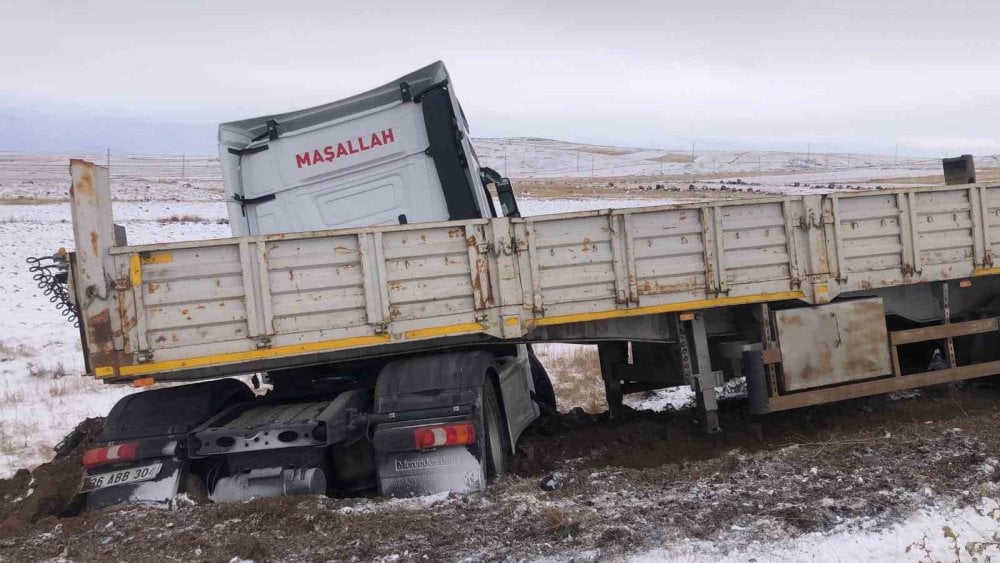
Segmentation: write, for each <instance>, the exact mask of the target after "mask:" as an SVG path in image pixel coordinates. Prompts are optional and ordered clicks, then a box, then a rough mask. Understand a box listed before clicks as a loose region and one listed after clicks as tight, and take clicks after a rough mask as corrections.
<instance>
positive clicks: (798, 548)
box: [629, 498, 1000, 563]
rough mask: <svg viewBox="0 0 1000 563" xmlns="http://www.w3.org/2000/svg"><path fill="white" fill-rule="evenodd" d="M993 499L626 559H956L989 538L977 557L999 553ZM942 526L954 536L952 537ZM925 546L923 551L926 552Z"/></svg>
mask: <svg viewBox="0 0 1000 563" xmlns="http://www.w3.org/2000/svg"><path fill="white" fill-rule="evenodd" d="M998 506H1000V505H998V503H997V501H996V500H993V499H989V498H982V499H980V501H979V502H978V503H976V504H974V505H973V506H965V507H955V506H953V505H951V504H948V503H942V504H939V505H932V506H930V507H928V508H926V509H923V510H920V511H918V512H916V513H915V514H912V515H911V516H910V517H909V518H908V519H906V520H905V521H903V522H900V523H898V524H894V525H892V526H889V527H888V528H883V529H877V530H876V529H872V530H866V529H864V527H865V525H864V523H862V522H845V523H842V524H841V525H840V526H838V527H837V528H835V529H834V531H832V532H825V533H810V534H804V535H802V536H799V537H797V538H794V539H790V540H785V541H780V542H766V541H764V542H761V541H753V542H751V543H749V544H748V545H741V546H727V545H724V544H718V543H712V542H702V541H695V540H692V541H689V542H684V543H683V544H678V545H673V546H669V547H665V548H662V549H656V550H653V551H650V552H647V553H644V554H641V555H637V556H634V557H631V558H630V559H629V561H630V562H631V563H648V562H652V561H691V562H698V561H706V562H707V561H718V562H733V563H735V562H741V561H755V560H756V561H817V562H820V561H824V562H825V561H829V562H855V561H898V560H918V559H922V560H927V559H930V560H935V561H938V560H944V561H952V560H956V554H955V550H956V548H957V549H959V550H961V553H962V556H963V557H967V556H968V555H969V554H968V553H967V552H966V551H965V546H966V543H967V542H991V541H993V542H994V543H993V545H990V546H987V547H986V548H985V550H984V551H983V552H982V554H981V555H980V557H979V560H980V561H982V560H984V556H992V557H993V558H996V557H997V556H1000V549H998V547H997V545H996V544H995V541H994V540H993V539H992V534H994V533H995V532H996V530H997V526H998V524H1000V522H998V518H1000V515H998V514H997V513H996V512H993V513H992V515H991V511H993V510H995V509H997V508H998ZM945 527H948V529H950V530H951V532H952V533H953V534H956V535H957V539H956V540H954V541H953V540H951V539H950V538H949V537H948V536H947V535H946V532H945V530H944V528H945ZM925 549H926V551H925Z"/></svg>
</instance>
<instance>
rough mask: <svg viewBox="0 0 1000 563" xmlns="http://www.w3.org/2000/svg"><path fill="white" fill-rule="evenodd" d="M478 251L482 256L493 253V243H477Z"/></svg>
mask: <svg viewBox="0 0 1000 563" xmlns="http://www.w3.org/2000/svg"><path fill="white" fill-rule="evenodd" d="M476 251H477V252H479V253H480V254H489V253H491V252H493V243H492V242H489V241H486V242H480V243H476Z"/></svg>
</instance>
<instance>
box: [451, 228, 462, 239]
mask: <svg viewBox="0 0 1000 563" xmlns="http://www.w3.org/2000/svg"><path fill="white" fill-rule="evenodd" d="M461 236H462V229H448V238H459V237H461Z"/></svg>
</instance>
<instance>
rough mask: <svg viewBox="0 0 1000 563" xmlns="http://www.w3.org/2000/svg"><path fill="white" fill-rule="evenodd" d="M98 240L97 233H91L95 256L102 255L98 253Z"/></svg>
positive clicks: (91, 243)
mask: <svg viewBox="0 0 1000 563" xmlns="http://www.w3.org/2000/svg"><path fill="white" fill-rule="evenodd" d="M98 238H99V237H98V235H97V231H90V246H91V247H92V248H93V249H94V256H97V255H99V254H100V252H98V251H97V240H98Z"/></svg>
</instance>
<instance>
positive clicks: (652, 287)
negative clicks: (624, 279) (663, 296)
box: [630, 277, 701, 295]
mask: <svg viewBox="0 0 1000 563" xmlns="http://www.w3.org/2000/svg"><path fill="white" fill-rule="evenodd" d="M630 281H632V280H631V279H630ZM699 287H701V285H700V284H699V283H698V280H697V278H693V277H692V278H688V279H686V280H684V281H681V282H678V283H659V282H656V281H649V280H644V281H642V282H641V283H639V285H638V289H639V295H657V294H660V293H675V292H680V291H690V290H692V289H698V288H699Z"/></svg>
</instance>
